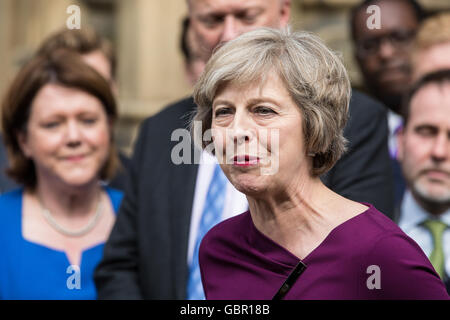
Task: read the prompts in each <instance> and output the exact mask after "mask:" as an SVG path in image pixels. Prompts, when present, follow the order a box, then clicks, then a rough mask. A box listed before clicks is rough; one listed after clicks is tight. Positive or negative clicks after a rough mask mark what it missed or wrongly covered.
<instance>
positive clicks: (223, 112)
mask: <svg viewBox="0 0 450 320" xmlns="http://www.w3.org/2000/svg"><path fill="white" fill-rule="evenodd" d="M230 112H231V110H230V109H229V108H220V109H217V110H216V111H215V112H214V115H215V116H216V117H220V116H224V115H227V114H230Z"/></svg>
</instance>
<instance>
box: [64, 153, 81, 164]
mask: <svg viewBox="0 0 450 320" xmlns="http://www.w3.org/2000/svg"><path fill="white" fill-rule="evenodd" d="M85 157H86V155H76V156H68V157H64V159H65V160H66V161H70V162H79V161H81V160H83V159H84V158H85Z"/></svg>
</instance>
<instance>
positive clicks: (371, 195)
mask: <svg viewBox="0 0 450 320" xmlns="http://www.w3.org/2000/svg"><path fill="white" fill-rule="evenodd" d="M194 110H195V105H194V103H193V101H192V99H191V98H189V99H185V100H182V101H180V102H178V103H175V104H173V105H171V106H169V107H167V108H165V109H164V110H163V111H162V112H160V113H159V114H157V115H155V116H153V117H151V118H149V119H147V120H146V121H145V122H144V123H143V124H142V126H141V130H140V134H139V136H138V139H137V142H136V146H135V151H134V155H133V158H132V163H131V167H130V171H129V180H128V184H127V187H126V192H125V197H124V200H123V202H122V206H121V209H120V211H119V214H118V217H117V222H116V224H115V226H114V228H113V230H112V233H111V236H110V238H109V240H108V241H107V243H106V245H105V248H104V258H103V260H102V262H101V263H100V265H99V267H98V268H97V270H96V272H95V282H96V285H97V289H98V297H99V298H100V299H140V298H144V299H185V297H186V282H187V278H188V266H187V251H188V250H187V247H188V237H189V225H190V219H191V211H192V204H193V198H194V190H195V180H196V175H197V170H198V165H195V164H187V165H186V164H182V165H174V164H173V163H172V161H171V151H172V148H173V147H174V146H175V145H177V144H178V143H179V141H171V134H172V132H173V131H174V130H175V129H177V128H182V127H186V126H187V124H188V123H189V114H190V113H192V112H194ZM345 134H346V137H347V139H349V140H350V146H349V152H348V153H347V154H346V155H345V156H344V157H343V158H342V159H341V160H340V161H339V162H338V164H337V165H336V166H335V167H334V168H333V169H332V170H331V171H330V172H329V174H328V175H327V176H326V177H324V181H325V183H326V184H327V185H329V186H331V187H332V188H333V189H334V190H335V191H337V192H339V193H341V194H343V195H344V196H346V197H349V198H351V199H355V200H359V201H366V202H371V203H373V204H375V206H376V207H377V208H379V209H380V210H381V211H384V212H391V211H389V210H391V207H392V206H393V203H392V199H393V198H392V192H393V188H392V179H391V164H390V160H389V154H388V149H387V120H386V113H385V110H384V108H383V107H382V106H381V105H380V104H378V103H377V102H375V101H374V100H372V99H370V98H368V97H366V96H363V95H362V94H360V93H357V92H354V96H353V98H352V102H351V117H350V120H349V123H348V127H347V129H346V131H345ZM189 151H190V152H194V151H193V149H192V148H191V149H190V150H186V152H189ZM191 156H192V154H191ZM192 158H193V156H192Z"/></svg>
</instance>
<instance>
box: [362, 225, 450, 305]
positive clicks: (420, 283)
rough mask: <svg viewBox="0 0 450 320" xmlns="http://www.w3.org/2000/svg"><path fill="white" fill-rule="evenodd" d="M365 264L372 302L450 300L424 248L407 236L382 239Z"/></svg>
mask: <svg viewBox="0 0 450 320" xmlns="http://www.w3.org/2000/svg"><path fill="white" fill-rule="evenodd" d="M365 261H366V263H365V265H366V266H367V269H366V272H367V275H366V278H367V281H366V285H367V287H368V288H372V289H368V290H367V297H366V298H368V299H377V298H378V299H405V300H412V299H420V300H425V299H428V300H437V299H449V296H448V294H447V291H446V289H445V287H444V285H443V283H442V281H441V279H440V278H439V276H438V274H437V273H436V271H435V270H434V268H433V266H432V265H431V263H430V261H429V260H428V258H427V257H426V255H425V254H424V253H423V251H422V249H421V248H420V247H419V246H418V245H417V243H415V242H414V241H413V240H412V239H411V238H409V237H408V236H406V235H405V234H400V233H394V234H387V235H385V236H382V237H380V238H379V239H378V240H377V241H375V242H374V245H373V248H372V249H371V250H370V251H369V252H367V255H366V258H365ZM370 266H373V267H372V268H370ZM376 286H378V287H379V288H377V287H376Z"/></svg>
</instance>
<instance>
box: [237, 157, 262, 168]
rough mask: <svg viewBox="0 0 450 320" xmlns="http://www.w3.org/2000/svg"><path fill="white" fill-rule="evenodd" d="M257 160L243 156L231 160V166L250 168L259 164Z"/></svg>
mask: <svg viewBox="0 0 450 320" xmlns="http://www.w3.org/2000/svg"><path fill="white" fill-rule="evenodd" d="M259 160H260V159H259V158H258V157H255V156H249V155H243V156H235V157H234V158H233V165H235V166H238V167H250V166H254V165H257V164H258V163H259Z"/></svg>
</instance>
